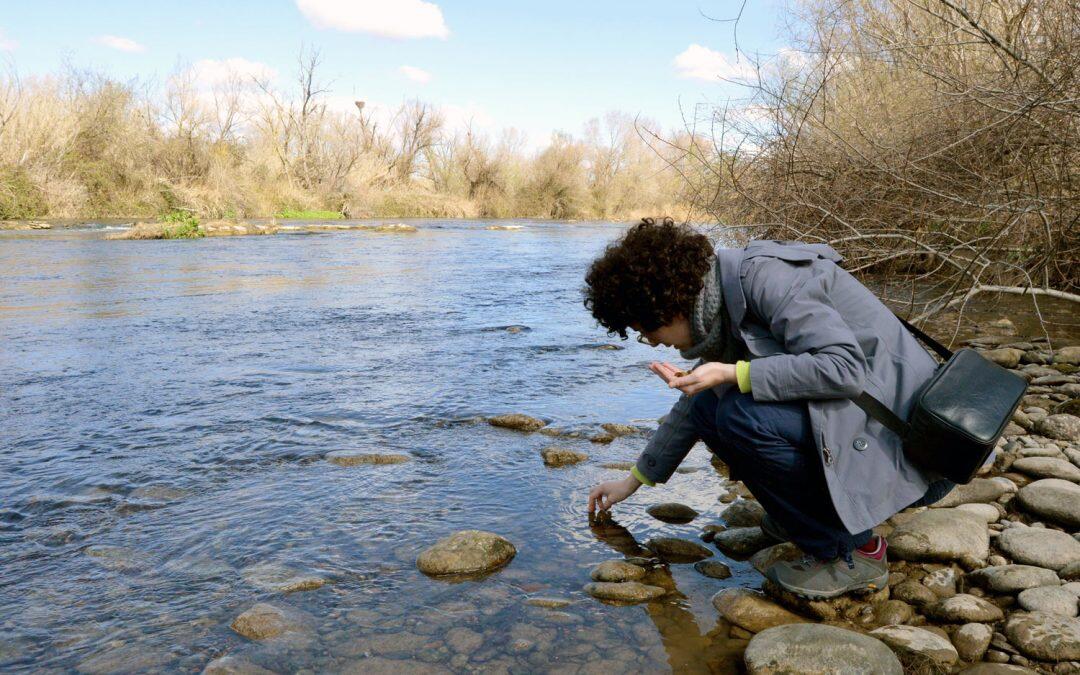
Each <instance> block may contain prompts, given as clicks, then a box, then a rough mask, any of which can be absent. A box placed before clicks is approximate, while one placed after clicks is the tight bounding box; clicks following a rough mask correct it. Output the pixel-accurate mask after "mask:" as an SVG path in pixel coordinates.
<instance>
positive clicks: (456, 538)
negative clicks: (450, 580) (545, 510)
mask: <svg viewBox="0 0 1080 675" xmlns="http://www.w3.org/2000/svg"><path fill="white" fill-rule="evenodd" d="M515 555H517V549H516V548H514V545H513V544H511V543H510V542H509V541H507V540H506V539H504V538H503V537H500V536H499V535H497V534H493V533H491V532H482V531H480V530H462V531H460V532H455V533H453V534H451V535H450V536H448V537H444V538H443V539H440V540H439V541H437V542H435V543H434V544H433V545H432V546H430V547H429V548H427V549H425V550H424V552H423V553H421V554H420V556H419V557H418V558H417V559H416V566H417V567H418V568H419V569H420V571H421V572H423V573H424V574H429V575H431V576H444V575H451V574H479V573H483V572H488V571H491V570H494V569H498V568H499V567H502V566H503V565H505V564H506V563H508V562H510V560H511V559H513V557H514V556H515Z"/></svg>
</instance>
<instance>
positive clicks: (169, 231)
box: [161, 211, 206, 239]
mask: <svg viewBox="0 0 1080 675" xmlns="http://www.w3.org/2000/svg"><path fill="white" fill-rule="evenodd" d="M161 222H163V223H169V225H167V226H166V227H165V229H164V230H163V231H162V233H163V236H162V239H198V238H199V237H205V236H206V234H205V233H204V232H203V231H202V230H200V229H199V217H198V216H196V215H195V214H194V213H191V212H190V211H169V212H168V213H166V214H164V215H163V216H161Z"/></svg>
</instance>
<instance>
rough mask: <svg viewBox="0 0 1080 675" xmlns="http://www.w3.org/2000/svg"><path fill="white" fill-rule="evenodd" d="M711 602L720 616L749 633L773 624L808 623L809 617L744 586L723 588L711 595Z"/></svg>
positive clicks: (757, 631)
mask: <svg viewBox="0 0 1080 675" xmlns="http://www.w3.org/2000/svg"><path fill="white" fill-rule="evenodd" d="M712 604H713V607H715V608H716V611H717V612H719V613H720V616H722V617H724V618H725V619H727V620H728V621H730V622H731V623H733V624H735V625H736V626H739V627H740V628H742V629H744V630H748V631H750V632H751V633H760V632H761V631H763V630H766V629H768V628H772V627H773V626H782V625H787V624H793V623H809V619H806V618H803V617H801V616H799V615H798V614H796V613H794V612H791V611H789V610H787V609H785V608H783V607H781V606H780V605H778V604H776V603H775V602H773V601H772V600H770V599H768V598H766V597H765V596H764V595H762V594H761V593H758V592H756V591H751V590H749V589H746V588H738V587H734V588H725V589H723V590H722V591H719V592H718V593H716V595H714V596H713V597H712Z"/></svg>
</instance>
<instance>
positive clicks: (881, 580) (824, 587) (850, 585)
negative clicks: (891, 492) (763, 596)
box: [765, 537, 889, 600]
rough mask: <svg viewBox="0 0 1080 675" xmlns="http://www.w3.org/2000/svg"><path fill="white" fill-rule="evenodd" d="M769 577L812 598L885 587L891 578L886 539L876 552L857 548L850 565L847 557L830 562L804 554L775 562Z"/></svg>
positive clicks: (777, 583)
mask: <svg viewBox="0 0 1080 675" xmlns="http://www.w3.org/2000/svg"><path fill="white" fill-rule="evenodd" d="M867 548H873V547H872V546H870V547H867ZM765 576H767V577H768V578H769V579H771V580H772V581H773V582H774V583H775V584H776V585H778V586H780V587H781V588H783V589H784V590H787V591H791V592H792V593H794V594H796V595H801V596H802V597H804V598H809V599H811V600H821V599H826V598H835V597H836V596H838V595H843V594H844V593H849V592H851V591H863V590H871V591H875V590H878V589H879V588H885V586H886V585H887V584H888V581H889V562H888V560H887V559H886V557H885V540H884V539H882V538H881V537H878V538H877V544H876V550H874V551H873V552H872V553H866V552H863V550H856V551H853V552H852V554H851V563H850V564H849V563H848V562H847V561H846V560H844V559H843V558H836V559H835V560H827V561H826V560H818V559H817V558H814V557H813V556H804V557H803V558H802V559H801V560H797V561H795V562H778V563H776V564H774V565H773V566H772V567H770V568H769V569H768V570H766V571H765Z"/></svg>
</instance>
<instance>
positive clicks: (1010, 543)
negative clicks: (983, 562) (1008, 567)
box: [997, 527, 1080, 571]
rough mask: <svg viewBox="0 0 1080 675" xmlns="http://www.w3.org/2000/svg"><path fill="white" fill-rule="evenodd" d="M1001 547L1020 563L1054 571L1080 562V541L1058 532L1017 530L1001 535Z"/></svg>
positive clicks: (1010, 530) (1017, 528)
mask: <svg viewBox="0 0 1080 675" xmlns="http://www.w3.org/2000/svg"><path fill="white" fill-rule="evenodd" d="M997 545H998V548H1000V549H1001V550H1002V551H1003V552H1004V553H1005V554H1006V555H1008V556H1009V557H1010V558H1012V559H1013V560H1015V561H1017V562H1019V563H1023V564H1027V565H1035V566H1037V567H1045V568H1047V569H1052V570H1054V571H1057V570H1060V569H1061V568H1063V567H1065V566H1066V565H1068V564H1069V563H1071V562H1075V561H1077V560H1080V541H1077V540H1076V539H1073V538H1072V537H1070V536H1069V535H1068V534H1066V533H1064V532H1060V531H1058V530H1050V529H1045V528H1036V527H1013V528H1009V529H1007V530H1005V531H1003V532H1002V533H1001V536H999V537H998V538H997Z"/></svg>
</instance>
